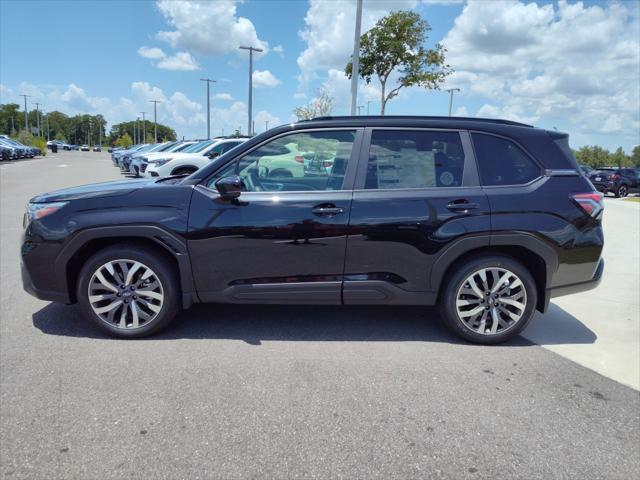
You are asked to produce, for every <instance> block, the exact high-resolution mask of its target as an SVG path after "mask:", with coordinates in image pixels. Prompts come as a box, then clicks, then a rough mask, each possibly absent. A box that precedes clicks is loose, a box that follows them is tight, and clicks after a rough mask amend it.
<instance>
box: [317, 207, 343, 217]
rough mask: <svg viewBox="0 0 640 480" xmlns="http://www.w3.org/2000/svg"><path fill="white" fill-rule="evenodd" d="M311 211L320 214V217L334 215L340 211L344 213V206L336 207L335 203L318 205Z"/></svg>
mask: <svg viewBox="0 0 640 480" xmlns="http://www.w3.org/2000/svg"><path fill="white" fill-rule="evenodd" d="M311 213H313V214H314V215H318V216H319V217H332V216H333V215H337V214H338V213H344V208H341V207H336V206H335V205H332V204H328V205H318V206H317V207H313V208H312V209H311Z"/></svg>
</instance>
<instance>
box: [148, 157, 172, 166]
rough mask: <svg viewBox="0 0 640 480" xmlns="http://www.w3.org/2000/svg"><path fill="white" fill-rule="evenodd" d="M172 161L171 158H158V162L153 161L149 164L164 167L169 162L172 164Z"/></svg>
mask: <svg viewBox="0 0 640 480" xmlns="http://www.w3.org/2000/svg"><path fill="white" fill-rule="evenodd" d="M171 160H172V159H171V158H158V159H157V160H151V161H150V162H149V164H150V165H155V166H156V167H161V166H162V165H164V164H165V163H167V162H170V161H171Z"/></svg>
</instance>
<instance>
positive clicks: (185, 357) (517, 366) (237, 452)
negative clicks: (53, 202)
mask: <svg viewBox="0 0 640 480" xmlns="http://www.w3.org/2000/svg"><path fill="white" fill-rule="evenodd" d="M115 178H120V176H119V174H118V173H117V171H116V169H115V168H113V167H112V166H111V165H110V162H109V160H107V155H106V153H103V154H94V153H92V152H91V153H80V152H64V153H59V154H58V155H56V156H55V157H48V158H45V159H38V160H33V161H24V162H18V163H14V164H2V165H0V191H1V193H0V227H1V232H2V233H1V236H0V477H1V478H3V479H4V478H6V479H13V478H28V479H33V478H42V479H55V478H82V479H108V478H118V479H120V478H167V479H178V478H188V479H192V478H224V479H232V478H247V477H271V478H322V479H326V478H456V479H458V478H469V479H477V478H523V479H535V478H540V479H542V478H544V479H549V478H557V479H565V478H576V479H584V478H598V479H604V478H611V479H627V478H638V476H639V475H640V456H639V455H638V445H639V444H640V419H639V412H640V397H639V395H638V392H637V391H636V390H634V389H632V388H629V387H628V386H625V385H623V384H622V383H619V382H618V381H615V380H613V379H611V378H607V376H604V375H608V376H610V377H614V378H619V379H620V380H621V381H623V382H624V383H626V384H633V382H632V381H627V380H625V379H626V378H631V380H633V378H632V376H631V375H629V376H628V377H626V376H625V377H624V378H622V377H623V376H624V375H626V374H624V375H622V374H620V375H618V374H617V373H615V372H614V369H613V367H611V368H609V367H607V368H599V367H598V369H599V371H600V372H602V373H603V374H604V375H601V374H599V373H596V372H595V371H594V369H596V368H597V365H589V367H590V368H586V367H585V366H584V365H581V364H579V363H577V362H578V361H580V363H583V364H585V365H587V364H588V363H589V361H592V363H594V362H595V360H593V359H595V358H601V359H603V360H602V362H603V364H605V365H609V366H611V365H615V364H616V362H620V361H623V360H624V361H632V360H633V358H637V357H634V355H636V356H637V352H638V338H637V323H636V324H633V322H632V321H633V319H634V318H635V320H637V316H638V308H637V297H635V298H636V300H635V302H636V303H635V304H634V303H632V301H630V303H629V305H628V306H627V307H626V308H625V307H623V306H621V307H620V312H622V314H621V316H620V318H622V320H620V319H619V318H616V316H615V315H613V314H612V313H611V310H610V309H604V310H603V311H602V313H600V312H596V310H595V307H593V308H586V307H585V309H584V310H581V309H582V308H583V307H582V302H584V299H583V300H582V301H579V300H578V301H575V302H573V303H572V302H571V300H570V298H567V299H565V300H562V302H560V301H558V302H556V303H555V306H554V308H553V309H552V311H551V312H550V313H549V314H548V315H546V316H544V317H540V318H538V319H536V320H537V321H536V324H541V325H540V326H539V327H536V329H534V328H533V326H532V328H531V329H530V331H527V332H526V334H525V336H526V337H528V338H529V339H534V340H535V338H536V335H538V336H539V337H538V338H539V339H540V342H541V343H543V344H544V347H541V346H538V345H536V344H535V343H532V342H531V341H529V340H527V339H526V338H518V339H516V340H514V341H513V342H511V343H509V344H506V345H501V346H496V347H479V346H475V345H469V344H466V343H463V342H460V341H459V340H458V339H457V338H454V337H452V336H451V335H449V334H448V333H447V332H446V331H445V330H444V329H443V328H442V327H440V325H439V324H438V322H437V315H436V313H435V312H434V311H433V310H430V309H421V308H413V307H411V308H409V307H407V308H397V307H396V308H380V307H375V308H372V307H351V308H337V307H313V308H309V307H300V306H295V307H294V306H292V307H255V306H247V307H239V306H224V305H222V306H206V305H199V306H196V307H194V308H193V309H191V310H190V311H189V312H184V313H183V314H181V315H180V318H179V320H178V321H177V323H176V325H175V327H173V328H170V329H169V330H167V331H166V332H165V333H164V334H162V335H160V336H158V337H155V338H152V339H148V340H141V341H120V340H113V339H107V338H105V337H104V336H103V335H102V334H101V333H100V332H98V331H97V330H96V329H94V328H93V327H92V326H91V325H89V324H87V323H86V322H85V321H84V320H83V319H82V317H81V315H80V313H79V310H78V309H77V308H75V307H68V306H64V305H58V304H49V303H47V302H42V301H39V300H36V299H34V298H32V297H30V296H29V295H27V294H25V293H24V292H23V291H22V288H21V285H20V283H19V269H18V261H19V259H18V246H19V235H20V228H21V227H20V222H21V220H20V218H21V216H22V212H23V209H24V204H25V202H26V201H27V199H28V198H29V197H30V196H32V195H33V194H36V193H39V192H42V191H46V190H50V189H53V188H59V187H63V186H69V185H75V184H79V183H87V182H91V181H103V180H110V179H115ZM607 206H608V207H609V205H607ZM615 208H616V207H612V208H609V209H608V212H607V213H608V214H609V213H611V212H613V211H615V210H614V209H615ZM621 208H622V207H621ZM625 208H626V207H625ZM620 212H623V211H622V210H620ZM634 212H636V211H635V210H633V211H631V210H630V211H629V215H628V218H630V219H631V220H628V221H626V220H625V221H624V223H625V225H626V224H628V223H629V222H630V221H632V220H633V219H634V217H633V215H634ZM620 215H622V216H623V218H624V219H626V218H627V217H626V216H625V213H620ZM615 216H616V214H612V215H608V217H607V219H606V222H610V221H615ZM636 234H637V231H636ZM610 235H611V234H608V247H607V248H609V245H610V244H612V243H613V242H614V240H611V238H612V237H611V236H610ZM608 261H609V263H608V268H611V269H613V267H611V265H612V264H613V265H618V266H619V267H620V268H622V269H623V270H622V271H621V272H620V275H622V278H627V279H632V278H635V279H637V277H638V268H637V263H636V264H634V263H633V262H629V261H620V262H616V261H614V260H613V259H608ZM616 268H617V267H616ZM612 271H614V270H608V273H607V275H609V273H610V272H612ZM605 278H607V277H605ZM607 281H609V279H608V278H607ZM627 281H631V280H627ZM606 291H607V290H606V287H605V292H606ZM596 292H598V291H596ZM606 295H610V293H607V294H606ZM611 295H613V294H611ZM616 295H617V293H616ZM575 298H577V297H575ZM607 298H609V297H607ZM611 298H614V297H613V296H612V297H611ZM616 298H617V297H616ZM604 301H605V300H602V302H604ZM598 305H599V304H598ZM598 308H600V307H598ZM634 315H635V317H634ZM601 316H604V318H600V317H601ZM627 317H628V318H631V320H632V321H627ZM556 325H559V326H561V327H562V328H559V329H557V330H556V332H555V333H553V331H554V329H553V328H552V327H555V326H556ZM613 329H615V330H620V332H621V333H620V334H619V335H618V334H616V335H614V334H613V333H612V332H611V331H612V330H613ZM633 335H636V337H635V339H633V338H630V337H632V336H633ZM625 337H627V338H625ZM615 339H618V340H615ZM605 340H606V342H613V343H608V345H614V346H615V348H613V351H612V349H611V348H610V347H609V346H607V345H606V344H605ZM616 342H617V343H616ZM556 351H557V352H558V353H560V354H558V353H556ZM576 352H577V353H576ZM580 352H586V353H584V354H582V353H580ZM582 356H584V357H585V358H581V357H582Z"/></svg>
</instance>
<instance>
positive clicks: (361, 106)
mask: <svg viewBox="0 0 640 480" xmlns="http://www.w3.org/2000/svg"><path fill="white" fill-rule="evenodd" d="M356 108H357V109H358V116H360V111H361V109H363V108H364V106H363V105H358V106H357V107H356Z"/></svg>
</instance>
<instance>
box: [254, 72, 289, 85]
mask: <svg viewBox="0 0 640 480" xmlns="http://www.w3.org/2000/svg"><path fill="white" fill-rule="evenodd" d="M252 79H253V86H254V87H257V88H260V87H275V86H277V85H280V84H281V83H282V82H281V81H280V80H279V79H278V78H276V76H275V75H274V74H273V73H271V72H270V71H269V70H256V71H254V72H253V75H252Z"/></svg>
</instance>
